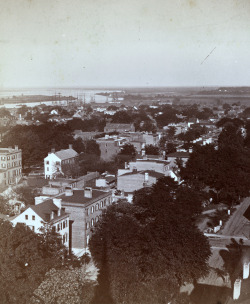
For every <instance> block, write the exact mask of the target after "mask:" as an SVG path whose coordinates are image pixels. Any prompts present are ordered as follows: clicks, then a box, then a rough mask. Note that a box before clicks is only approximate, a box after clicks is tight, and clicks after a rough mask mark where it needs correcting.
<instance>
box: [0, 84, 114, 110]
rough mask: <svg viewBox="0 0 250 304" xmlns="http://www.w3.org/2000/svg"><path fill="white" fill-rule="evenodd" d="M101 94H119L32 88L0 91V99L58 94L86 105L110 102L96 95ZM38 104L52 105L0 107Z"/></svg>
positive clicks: (10, 104) (43, 102) (13, 104)
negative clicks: (81, 101) (83, 101)
mask: <svg viewBox="0 0 250 304" xmlns="http://www.w3.org/2000/svg"><path fill="white" fill-rule="evenodd" d="M101 92H108V93H112V92H119V91H118V90H105V89H81V88H49V89H48V88H32V89H5V90H0V99H1V98H10V99H11V98H12V97H13V96H15V97H19V96H20V97H22V96H23V95H28V96H30V95H44V96H55V95H57V96H58V94H60V95H61V96H73V97H75V98H79V99H80V100H84V99H85V102H86V103H89V102H91V101H94V100H95V101H96V102H98V103H104V102H106V101H112V98H111V97H108V98H107V97H106V96H102V95H96V94H97V93H101ZM40 104H46V105H54V104H55V103H52V101H42V102H28V103H24V102H20V103H6V104H4V105H2V106H1V107H6V108H16V107H19V106H21V105H27V106H29V107H35V106H37V105H40Z"/></svg>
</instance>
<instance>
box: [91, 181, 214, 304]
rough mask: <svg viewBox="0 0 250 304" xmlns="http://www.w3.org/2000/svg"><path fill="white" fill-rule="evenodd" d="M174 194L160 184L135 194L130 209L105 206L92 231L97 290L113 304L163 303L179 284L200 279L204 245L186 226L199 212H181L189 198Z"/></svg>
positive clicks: (192, 228) (172, 187) (171, 185)
mask: <svg viewBox="0 0 250 304" xmlns="http://www.w3.org/2000/svg"><path fill="white" fill-rule="evenodd" d="M178 189H179V186H178V184H177V183H176V182H174V180H173V179H171V178H169V177H167V178H163V179H160V180H159V181H158V182H157V183H156V184H155V185H154V186H153V187H150V188H144V189H141V190H139V191H136V192H135V196H134V200H133V204H129V203H124V202H121V203H119V204H116V205H112V206H110V207H109V208H108V209H107V210H106V212H105V213H104V214H103V216H102V219H101V220H100V221H99V222H98V223H97V225H96V227H95V228H94V231H93V236H92V238H91V240H90V250H91V253H92V256H93V259H94V261H95V262H96V264H97V265H98V267H99V268H100V276H101V275H102V276H104V277H103V281H102V282H99V285H102V284H104V283H105V284H106V285H105V288H106V290H107V288H109V293H108V294H107V296H109V297H111V298H112V299H113V300H114V302H115V303H118V304H119V303H128V304H130V303H141V304H142V303H143V304H144V303H145V304H146V303H167V302H168V301H170V299H172V298H173V297H175V295H176V293H177V294H178V289H179V287H180V286H181V285H182V284H183V283H184V282H192V281H193V280H194V279H198V278H199V277H201V276H203V275H205V274H206V272H207V269H208V268H207V260H208V257H209V255H210V248H209V244H208V241H207V239H206V237H205V236H204V235H203V234H202V233H201V232H200V231H199V230H198V228H197V227H196V226H195V224H194V222H193V220H192V217H193V216H194V214H195V213H196V212H199V211H198V210H197V209H196V210H189V208H185V207H184V208H183V206H184V205H186V204H189V203H191V201H192V199H187V198H185V193H186V197H190V196H191V195H193V192H192V193H191V192H190V193H189V194H187V193H188V192H189V190H188V189H187V188H183V189H182V190H181V191H180V192H178V191H179V190H178ZM195 200H197V204H199V202H198V201H199V198H197V197H196V198H195ZM197 248H199V250H197ZM104 274H106V276H105V275H104ZM107 281H108V282H109V285H108V286H107ZM96 303H98V301H96ZM99 303H100V302H99ZM104 303H105V302H104Z"/></svg>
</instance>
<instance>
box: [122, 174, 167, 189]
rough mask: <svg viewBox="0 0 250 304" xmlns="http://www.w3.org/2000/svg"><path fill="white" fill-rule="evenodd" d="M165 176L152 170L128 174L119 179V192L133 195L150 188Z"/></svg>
mask: <svg viewBox="0 0 250 304" xmlns="http://www.w3.org/2000/svg"><path fill="white" fill-rule="evenodd" d="M163 176H164V175H163V174H162V173H158V172H155V171H152V170H145V171H137V170H134V171H133V172H128V173H125V174H123V175H119V176H118V177H117V190H119V191H124V192H127V193H132V192H134V191H135V190H139V189H142V188H144V187H150V186H152V185H153V184H155V183H156V182H157V180H158V179H159V178H161V177H163Z"/></svg>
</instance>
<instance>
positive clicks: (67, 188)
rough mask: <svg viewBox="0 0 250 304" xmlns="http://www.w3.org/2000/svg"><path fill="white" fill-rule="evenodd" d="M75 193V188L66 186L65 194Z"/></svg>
mask: <svg viewBox="0 0 250 304" xmlns="http://www.w3.org/2000/svg"><path fill="white" fill-rule="evenodd" d="M72 195H73V190H72V189H71V188H69V187H66V188H65V196H72Z"/></svg>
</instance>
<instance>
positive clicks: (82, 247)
mask: <svg viewBox="0 0 250 304" xmlns="http://www.w3.org/2000/svg"><path fill="white" fill-rule="evenodd" d="M55 199H56V200H55ZM43 201H51V202H54V201H55V202H56V203H57V202H58V203H60V204H61V208H62V211H63V212H65V213H67V214H69V249H70V250H72V251H73V253H75V254H76V255H82V254H83V253H84V252H86V250H87V248H88V242H89V239H90V236H91V228H92V227H93V226H94V224H95V223H96V222H98V220H99V217H100V216H101V214H102V211H103V209H105V208H106V207H107V206H109V205H111V204H112V192H111V191H101V190H96V189H92V188H91V187H85V189H82V190H79V189H72V188H70V187H68V188H66V189H65V193H63V194H60V195H57V196H56V197H55V198H54V199H49V200H48V197H46V196H40V197H36V205H37V204H40V203H42V202H43Z"/></svg>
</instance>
